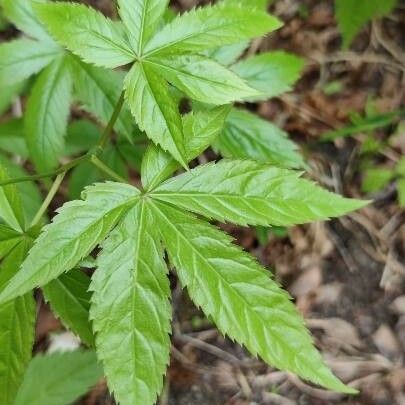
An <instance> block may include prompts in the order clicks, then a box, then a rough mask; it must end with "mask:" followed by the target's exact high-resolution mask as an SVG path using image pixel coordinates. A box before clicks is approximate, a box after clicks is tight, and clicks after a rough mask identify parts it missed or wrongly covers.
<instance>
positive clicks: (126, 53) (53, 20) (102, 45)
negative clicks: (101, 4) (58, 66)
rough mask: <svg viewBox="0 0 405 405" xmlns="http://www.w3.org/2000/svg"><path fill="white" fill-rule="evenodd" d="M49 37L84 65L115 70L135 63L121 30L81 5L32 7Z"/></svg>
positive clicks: (99, 14)
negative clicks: (78, 58) (47, 31)
mask: <svg viewBox="0 0 405 405" xmlns="http://www.w3.org/2000/svg"><path fill="white" fill-rule="evenodd" d="M35 10H36V12H37V15H38V17H39V19H40V20H41V21H42V22H43V23H44V25H45V26H46V27H47V29H48V30H49V32H50V33H51V35H52V36H53V37H54V38H55V39H56V40H57V41H58V42H60V43H61V44H63V45H64V46H66V47H67V48H68V49H69V50H70V51H72V52H73V53H74V54H76V55H78V56H80V57H81V58H82V59H83V60H84V61H85V62H89V63H93V64H95V65H98V66H103V67H107V68H115V67H117V66H122V65H126V64H128V63H130V62H132V61H134V60H135V54H134V52H133V51H132V50H131V48H130V46H129V44H128V43H127V41H126V39H125V35H124V31H123V29H122V26H121V25H119V24H118V23H116V22H114V21H111V20H109V19H108V18H106V17H104V16H103V15H102V14H101V13H100V12H98V11H96V10H95V9H93V8H89V7H87V6H85V5H83V4H76V3H67V2H59V3H47V4H39V5H36V6H35Z"/></svg>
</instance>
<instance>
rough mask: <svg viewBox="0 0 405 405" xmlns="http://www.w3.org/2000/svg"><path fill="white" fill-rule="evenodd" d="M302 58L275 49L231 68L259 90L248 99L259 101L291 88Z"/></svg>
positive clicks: (300, 69) (296, 78)
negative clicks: (257, 93) (257, 94)
mask: <svg viewBox="0 0 405 405" xmlns="http://www.w3.org/2000/svg"><path fill="white" fill-rule="evenodd" d="M303 67H304V60H303V59H301V58H299V57H298V56H295V55H293V54H290V53H286V52H282V51H275V52H265V53H262V54H260V55H256V56H252V57H250V58H248V59H244V60H242V61H240V62H238V63H237V64H236V65H233V66H232V70H233V71H234V72H235V73H236V74H237V75H239V76H240V77H241V78H242V79H245V80H246V82H247V83H248V84H249V86H250V87H253V88H254V89H257V90H260V94H261V95H259V96H253V97H248V98H247V99H248V100H249V101H261V100H266V99H268V98H271V97H275V96H278V95H280V94H282V93H285V92H286V91H289V90H291V86H292V85H293V84H294V83H295V82H296V81H297V80H298V79H299V78H300V74H301V71H302V69H303Z"/></svg>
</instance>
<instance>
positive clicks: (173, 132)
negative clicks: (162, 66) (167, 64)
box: [125, 63, 187, 167]
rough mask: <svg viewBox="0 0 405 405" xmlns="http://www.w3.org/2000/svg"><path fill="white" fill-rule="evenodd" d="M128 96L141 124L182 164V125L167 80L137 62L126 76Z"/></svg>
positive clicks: (152, 137)
mask: <svg viewBox="0 0 405 405" xmlns="http://www.w3.org/2000/svg"><path fill="white" fill-rule="evenodd" d="M125 89H126V92H125V96H126V99H127V101H128V103H129V105H130V107H131V111H132V114H133V115H134V117H135V119H136V122H137V124H138V126H139V128H140V129H141V130H143V131H145V132H146V134H147V135H148V137H150V138H151V139H152V140H153V142H155V143H156V144H158V145H160V146H161V147H162V148H163V149H164V150H165V151H168V152H170V154H171V155H172V156H173V157H174V158H175V159H176V160H177V161H178V162H179V163H181V164H182V165H183V166H185V167H187V162H186V160H185V152H184V141H183V128H182V123H181V116H180V113H179V110H178V106H177V104H176V103H175V102H174V100H173V98H172V97H171V96H170V94H169V91H168V85H167V83H166V82H165V81H164V80H163V79H162V78H161V77H160V76H159V75H158V74H157V73H156V72H155V71H154V70H153V69H151V67H150V66H149V65H146V64H141V63H136V64H135V65H134V66H133V67H132V69H131V70H130V72H129V73H128V75H127V77H126V79H125Z"/></svg>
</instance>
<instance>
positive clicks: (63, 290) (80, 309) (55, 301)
mask: <svg viewBox="0 0 405 405" xmlns="http://www.w3.org/2000/svg"><path fill="white" fill-rule="evenodd" d="M89 286H90V277H89V276H88V275H87V274H85V273H83V272H82V271H80V270H78V269H75V270H72V271H70V272H69V273H65V274H61V275H60V276H59V277H58V278H56V279H55V280H53V281H51V282H50V283H48V284H46V285H45V286H44V287H42V291H43V292H44V295H45V299H46V301H48V302H49V304H50V305H51V308H52V311H53V313H55V314H56V315H57V316H58V317H59V318H60V319H61V321H62V322H63V324H64V325H65V326H67V327H68V328H69V329H71V330H72V331H73V332H74V333H75V334H77V335H78V336H79V337H80V339H81V340H82V341H83V342H84V343H86V344H87V345H88V346H93V345H94V337H93V331H92V327H91V323H90V320H89V309H90V297H91V293H90V292H89V291H88V290H89Z"/></svg>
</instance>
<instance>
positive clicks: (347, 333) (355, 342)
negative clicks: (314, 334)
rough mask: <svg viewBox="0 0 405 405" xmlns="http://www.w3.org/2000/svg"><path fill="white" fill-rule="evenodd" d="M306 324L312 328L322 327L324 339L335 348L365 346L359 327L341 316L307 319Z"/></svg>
mask: <svg viewBox="0 0 405 405" xmlns="http://www.w3.org/2000/svg"><path fill="white" fill-rule="evenodd" d="M306 324H307V326H308V327H309V328H310V329H322V330H323V332H324V333H325V336H324V339H326V341H328V342H329V343H330V344H331V346H332V347H334V348H335V349H336V348H338V347H342V348H348V349H351V348H362V347H363V346H364V344H363V342H362V341H361V340H360V336H359V334H358V332H357V329H356V328H355V327H354V326H353V325H352V324H350V323H349V322H347V321H345V320H343V319H341V318H328V319H307V320H306Z"/></svg>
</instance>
